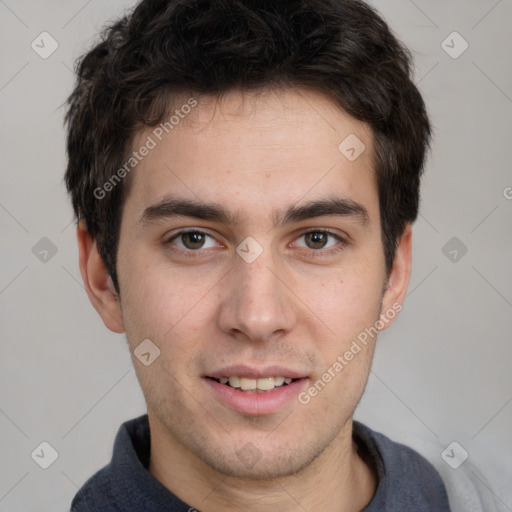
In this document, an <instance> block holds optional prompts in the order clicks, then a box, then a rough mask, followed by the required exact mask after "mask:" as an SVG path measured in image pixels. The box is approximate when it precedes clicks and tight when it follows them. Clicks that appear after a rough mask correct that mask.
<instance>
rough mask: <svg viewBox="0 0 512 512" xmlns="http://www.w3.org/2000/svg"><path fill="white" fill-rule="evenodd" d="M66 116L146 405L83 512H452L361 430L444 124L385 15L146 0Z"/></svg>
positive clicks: (267, 0)
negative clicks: (364, 398) (426, 169)
mask: <svg viewBox="0 0 512 512" xmlns="http://www.w3.org/2000/svg"><path fill="white" fill-rule="evenodd" d="M66 119H67V123H68V156H69V164H68V169H67V174H66V183H67V186H68V189H69V192H70V194H71V198H72V201H73V206H74V209H75V213H76V216H77V219H78V220H79V223H78V229H77V233H78V243H79V248H80V269H81V273H82V276H83V280H84V283H85V287H86V290H87V293H88V295H89V298H90V300H91V302H92V304H93V305H94V307H95V308H96V310H97V311H98V313H99V314H100V316H101V317H102V319H103V321H104V323H105V325H106V326H107V327H108V328H109V329H111V330H112V331H115V332H119V333H123V332H126V336H127V339H128V343H129V346H130V350H131V353H132V356H133V362H134V365H135V369H136V372H137V376H138V379H139V381H140V384H141V387H142V390H143V393H144V396H145V399H146V403H147V415H145V416H142V417H140V418H137V419H135V420H132V421H129V422H127V423H125V424H124V425H123V426H122V427H121V428H120V430H119V433H118V436H117V438H116V442H115V447H114V454H113V459H112V462H111V463H110V464H109V465H108V466H107V467H106V468H104V469H103V470H101V471H100V472H98V473H97V474H96V475H94V476H93V477H92V478H91V479H90V480H89V481H88V482H87V483H86V484H85V485H84V487H83V488H82V489H81V490H80V491H79V492H78V494H77V495H76V496H75V499H74V500H73V504H72V510H74V511H76V512H82V511H93V510H94V511H96V510H98V511H100V510H101V511H107V512H108V511H121V510H122V511H123V512H128V511H132V510H133V511H139V510H144V511H155V512H156V511H164V510H165V511H187V510H188V511H192V510H201V511H203V512H217V511H235V510H245V511H258V512H262V511H263V512H264V511H270V510H276V509H278V510H280V511H296V510H307V511H311V512H313V511H320V510H321V511H324V512H325V511H328V512H330V511H337V512H357V511H363V510H364V511H365V512H376V511H393V512H400V511H410V510H414V511H435V512H443V511H448V510H450V507H449V504H448V499H447V494H446V490H445V488H444V485H443V483H442V481H441V479H440V477H439V475H438V474H437V472H436V471H435V469H434V468H433V467H432V466H431V465H430V464H429V463H428V462H427V461H426V460H425V459H423V458H422V457H421V456H420V455H419V454H417V453H415V452H414V451H412V450H411V449H409V448H406V447H405V446H402V445H399V444H396V443H394V442H392V441H390V440H389V439H387V438H386V437H384V436H382V435H380V434H378V433H375V432H373V431H372V430H371V429H369V428H368V427H366V426H364V425H362V424H359V423H357V422H354V421H353V419H352V418H353V414H354V410H355V408H356V406H357V404H358V402H359V400H360V398H361V395H362V393H363V391H364V388H365V384H366V381H367V378H368V375H369V371H370V367H371V362H372V356H373V352H374V348H375V343H376V339H377V334H378V332H379V331H381V330H382V329H385V328H387V327H388V326H389V325H391V324H392V323H393V321H394V318H396V316H397V314H398V313H399V311H400V309H401V307H402V306H401V304H402V302H403V299H404V297H405V294H406V290H407V285H408V282H409V275H410V266H411V223H412V222H413V221H414V220H415V218H416V216H417V211H418V201H419V182H420V174H421V172H422V169H423V164H424V158H425V152H426V149H427V147H428V143H429V137H430V125H429V121H428V117H427V114H426V112H425V107H424V103H423V101H422V99H421V96H420V94H419V92H418V91H417V89H416V88H415V86H414V84H413V83H412V82H411V79H410V61H409V56H408V53H407V51H406V50H405V49H404V48H403V47H402V46H401V45H400V43H398V42H397V40H396V39H395V38H394V36H393V35H392V34H391V33H390V31H389V29H388V27H387V26H386V24H385V23H384V21H383V20H382V19H381V18H380V17H379V16H378V15H377V14H376V13H375V12H374V11H373V10H372V9H371V8H369V7H368V6H367V5H366V4H364V3H363V2H360V1H356V0H302V1H298V0H297V1H295V0H292V1H281V0H278V1H276V0H263V1H262V0H219V1H215V2H207V1H204V0H181V1H177V0H170V1H169V0H166V1H158V0H143V1H142V2H140V3H139V4H138V5H137V7H136V8H135V10H134V11H133V12H132V13H131V14H130V15H128V16H127V17H124V18H122V19H121V20H119V21H118V22H116V23H115V24H113V25H112V26H111V27H110V28H109V29H107V30H106V32H105V33H104V37H103V40H102V42H100V43H99V44H98V45H97V46H96V47H94V48H93V49H92V50H91V51H90V52H89V53H88V54H86V55H85V56H84V57H83V58H82V60H81V62H80V65H79V67H78V80H77V85H76V88H75V90H74V92H73V94H72V95H71V96H70V98H69V111H68V114H67V118H66Z"/></svg>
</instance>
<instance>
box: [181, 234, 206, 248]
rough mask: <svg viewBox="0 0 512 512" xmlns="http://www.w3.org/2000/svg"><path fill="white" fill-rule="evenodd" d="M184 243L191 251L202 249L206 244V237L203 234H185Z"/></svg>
mask: <svg viewBox="0 0 512 512" xmlns="http://www.w3.org/2000/svg"><path fill="white" fill-rule="evenodd" d="M183 241H184V244H185V246H186V247H188V248H189V249H200V248H201V247H202V245H203V243H204V235H203V234H202V233H197V232H194V233H185V234H184V235H183Z"/></svg>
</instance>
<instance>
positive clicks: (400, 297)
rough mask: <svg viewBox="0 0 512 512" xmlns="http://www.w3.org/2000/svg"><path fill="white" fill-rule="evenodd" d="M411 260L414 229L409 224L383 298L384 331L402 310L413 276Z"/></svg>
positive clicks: (401, 238)
mask: <svg viewBox="0 0 512 512" xmlns="http://www.w3.org/2000/svg"><path fill="white" fill-rule="evenodd" d="M411 258H412V227H411V225H410V224H407V225H406V227H405V229H404V232H403V233H402V235H401V237H400V239H399V240H398V244H397V248H396V251H395V258H394V260H393V268H392V270H391V272H390V274H389V277H388V279H387V283H386V289H385V291H384V295H383V298H382V308H381V312H380V316H381V319H382V320H383V324H384V327H383V329H386V328H387V327H389V326H390V325H391V324H392V323H393V321H394V319H395V317H396V313H397V312H398V311H400V310H401V309H402V304H403V301H404V300H405V296H406V293H407V287H408V285H409V279H410V276H411Z"/></svg>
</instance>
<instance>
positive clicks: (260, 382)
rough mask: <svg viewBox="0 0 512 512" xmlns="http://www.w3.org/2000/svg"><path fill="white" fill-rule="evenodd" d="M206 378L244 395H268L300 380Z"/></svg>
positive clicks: (280, 378) (277, 378)
mask: <svg viewBox="0 0 512 512" xmlns="http://www.w3.org/2000/svg"><path fill="white" fill-rule="evenodd" d="M207 378H208V379H211V380H214V381H215V382H218V383H219V384H223V385H225V386H228V387H230V388H233V389H238V390H239V391H243V392H245V393H268V392H269V391H273V390H274V389H276V388H281V387H284V386H288V385H290V384H291V383H292V382H294V381H296V380H300V379H292V378H290V377H262V378H258V379H251V378H248V377H239V376H230V377H220V378H218V379H216V378H214V377H207Z"/></svg>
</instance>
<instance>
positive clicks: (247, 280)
mask: <svg viewBox="0 0 512 512" xmlns="http://www.w3.org/2000/svg"><path fill="white" fill-rule="evenodd" d="M234 258H235V261H234V264H233V268H232V271H231V272H229V274H228V276H226V277H227V278H228V280H227V282H226V281H225V282H224V284H225V286H224V287H223V290H222V292H221V293H222V295H221V297H222V298H221V301H220V306H219V310H218V317H217V320H218V325H219V328H220V329H221V330H222V331H223V332H225V333H227V334H229V335H230V336H232V337H236V338H239V339H245V340H249V341H253V342H262V341H266V340H269V339H271V338H272V339H275V338H278V337H281V336H282V335H284V334H287V333H289V332H290V331H291V330H292V329H293V328H294V326H295V324H296V322H297V317H298V315H297V308H296V307H295V305H294V301H293V298H294V296H293V293H292V292H291V290H290V289H289V287H288V286H287V284H286V278H285V276H284V274H283V272H282V271H281V272H280V271H279V269H278V267H276V265H275V264H274V262H273V258H272V257H271V255H270V254H269V251H264V252H263V254H261V255H260V256H259V257H258V258H257V259H256V260H255V261H253V262H252V263H247V262H246V261H244V260H243V259H242V258H240V257H238V255H235V256H234Z"/></svg>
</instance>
